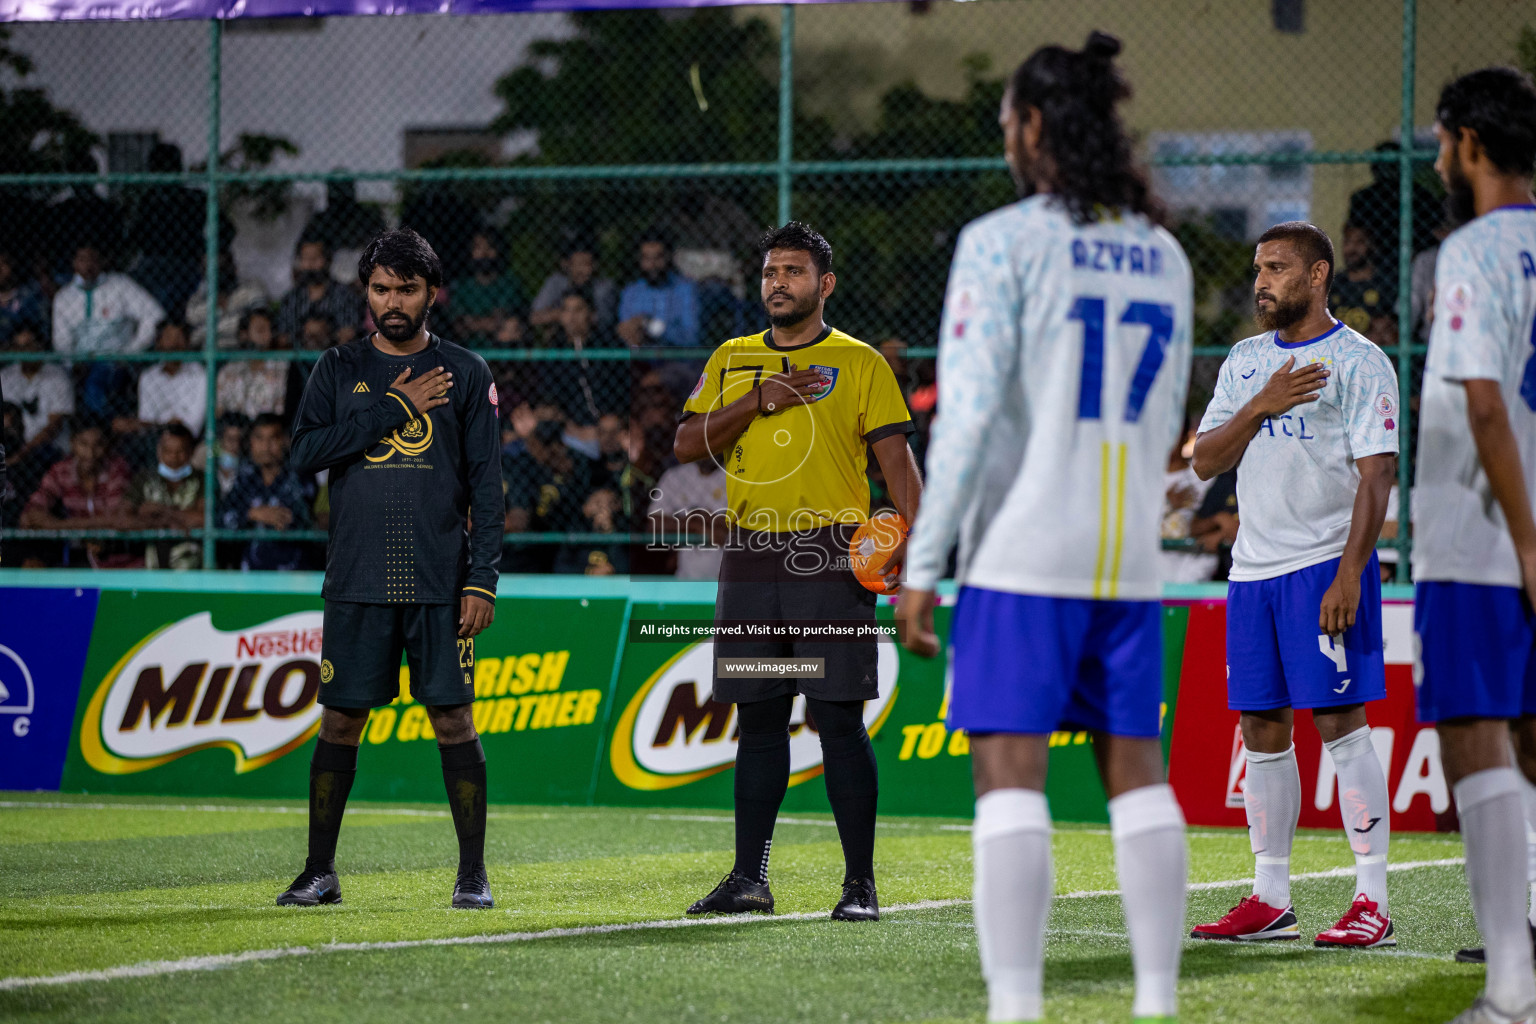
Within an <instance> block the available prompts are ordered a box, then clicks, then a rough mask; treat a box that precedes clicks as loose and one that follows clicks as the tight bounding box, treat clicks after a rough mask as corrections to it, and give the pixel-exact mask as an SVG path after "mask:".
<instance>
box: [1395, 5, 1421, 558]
mask: <svg viewBox="0 0 1536 1024" xmlns="http://www.w3.org/2000/svg"><path fill="white" fill-rule="evenodd" d="M1417 15H1418V0H1403V113H1402V127H1401V128H1400V129H1399V131H1398V135H1399V139H1398V142H1399V145H1398V152H1397V182H1398V196H1397V386H1398V410H1397V411H1398V417H1397V422H1398V435H1397V449H1398V455H1397V541H1396V543H1397V582H1399V583H1407V582H1408V560H1409V556H1410V555H1411V554H1412V551H1413V538H1412V536H1411V533H1412V527H1413V524H1412V521H1411V520H1410V519H1409V513H1410V511H1411V509H1412V507H1413V501H1412V494H1411V491H1412V484H1413V468H1412V463H1413V418H1412V417H1413V413H1412V410H1411V409H1410V408H1409V401H1410V399H1411V398H1412V393H1413V344H1414V340H1415V330H1414V323H1413V296H1412V294H1411V293H1412V289H1413V150H1414V145H1413V88H1414V70H1415V62H1416V60H1417V45H1416V36H1417V30H1418V25H1417Z"/></svg>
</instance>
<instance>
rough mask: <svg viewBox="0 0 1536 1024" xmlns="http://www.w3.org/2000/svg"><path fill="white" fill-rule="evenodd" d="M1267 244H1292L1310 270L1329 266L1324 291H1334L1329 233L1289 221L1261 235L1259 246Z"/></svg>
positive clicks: (1331, 242)
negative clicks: (1315, 265) (1318, 264)
mask: <svg viewBox="0 0 1536 1024" xmlns="http://www.w3.org/2000/svg"><path fill="white" fill-rule="evenodd" d="M1265 242H1290V243H1291V244H1292V245H1294V246H1295V247H1296V251H1297V252H1299V253H1301V258H1302V259H1304V260H1306V261H1307V269H1309V270H1310V269H1311V268H1312V265H1313V264H1315V263H1319V262H1321V263H1326V264H1328V281H1327V283H1325V284H1324V286H1323V289H1324V290H1325V291H1331V290H1332V289H1333V239H1331V238H1329V237H1328V232H1326V231H1324V230H1323V229H1322V228H1320V227H1318V226H1317V225H1316V224H1308V223H1307V222H1306V221H1304V220H1288V221H1285V222H1284V223H1282V224H1276V225H1275V226H1274V227H1272V228H1270V229H1269V230H1268V231H1266V232H1264V233H1263V234H1262V235H1260V236H1259V242H1258V244H1259V245H1263V244H1264V243H1265Z"/></svg>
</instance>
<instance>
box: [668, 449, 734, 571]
mask: <svg viewBox="0 0 1536 1024" xmlns="http://www.w3.org/2000/svg"><path fill="white" fill-rule="evenodd" d="M712 465H713V464H712V463H711V462H709V461H708V460H705V461H703V462H694V463H688V464H686V465H682V466H673V467H672V468H671V469H669V470H667V471H666V472H665V473H663V474H661V479H660V480H657V481H656V490H658V491H660V492H661V496H660V497H658V498H657V499H656V501H655V504H653V505H652V506H651V509H652V510H653V511H655V512H659V513H661V514H662V515H667V516H680V515H682V514H683V513H684V512H690V511H693V510H695V509H702V510H703V511H705V512H709V513H712V514H715V515H723V514H724V513H725V479H726V477H725V472H724V471H723V470H721V469H718V468H715V469H714V471H713V472H711V473H703V472H701V471H700V469H699V467H700V466H712ZM683 525H684V526H685V527H687V532H689V533H697V532H699V531H700V530H701V529H702V525H703V524H693V523H689V522H686V521H685V522H684V524H683ZM720 553H721V549H720V548H718V547H707V548H705V547H696V546H694V545H692V544H690V545H686V546H683V547H679V548H678V549H677V578H678V579H680V580H715V579H719V578H720Z"/></svg>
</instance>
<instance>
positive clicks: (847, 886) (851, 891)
mask: <svg viewBox="0 0 1536 1024" xmlns="http://www.w3.org/2000/svg"><path fill="white" fill-rule="evenodd" d="M832 920H834V921H878V920H880V901H879V900H878V899H876V898H875V882H874V879H871V878H854V879H851V880H849V881H847V882H844V883H843V898H842V899H840V900H838V901H837V906H835V907H833V908H832Z"/></svg>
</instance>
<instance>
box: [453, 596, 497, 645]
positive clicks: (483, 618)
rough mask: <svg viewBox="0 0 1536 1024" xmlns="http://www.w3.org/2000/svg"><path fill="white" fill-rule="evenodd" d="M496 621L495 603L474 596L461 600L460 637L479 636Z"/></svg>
mask: <svg viewBox="0 0 1536 1024" xmlns="http://www.w3.org/2000/svg"><path fill="white" fill-rule="evenodd" d="M495 621H496V602H495V601H492V600H491V599H490V598H488V597H477V596H475V595H474V594H465V595H464V596H463V597H461V598H459V636H478V635H479V634H480V633H481V632H483V631H484V630H485V628H486V627H487V626H489V625H490V624H491V623H492V622H495Z"/></svg>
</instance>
